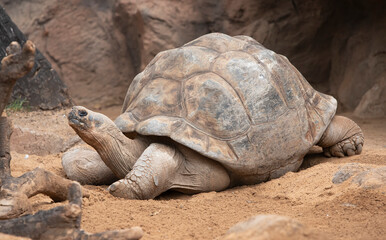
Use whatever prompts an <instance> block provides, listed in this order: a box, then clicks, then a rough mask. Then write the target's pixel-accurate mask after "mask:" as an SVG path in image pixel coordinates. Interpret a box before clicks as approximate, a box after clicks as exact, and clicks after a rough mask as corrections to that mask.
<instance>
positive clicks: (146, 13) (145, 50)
mask: <svg viewBox="0 0 386 240" xmlns="http://www.w3.org/2000/svg"><path fill="white" fill-rule="evenodd" d="M0 3H3V4H4V7H5V8H6V9H7V10H8V12H9V13H10V14H11V16H14V19H15V21H16V22H17V23H18V25H19V26H20V27H21V28H22V30H23V31H24V32H26V33H28V34H29V38H30V39H32V40H34V41H35V42H36V44H37V46H38V48H40V49H41V50H42V52H43V53H44V54H45V55H46V56H49V59H51V60H52V61H53V65H54V68H55V69H56V70H57V71H58V73H59V76H60V77H61V78H62V79H63V81H64V82H65V83H66V84H67V85H68V87H69V92H70V94H71V96H72V97H73V98H74V99H75V102H76V103H77V104H81V105H82V104H84V105H87V106H88V107H92V108H98V107H108V106H111V105H120V104H121V103H122V101H123V97H124V95H125V91H126V90H127V86H128V85H129V83H130V82H131V80H132V79H133V77H134V75H135V74H136V73H138V71H140V69H142V68H143V67H144V66H145V65H147V64H148V63H149V62H150V61H151V59H152V58H153V57H154V56H155V55H156V54H157V53H159V52H160V51H163V50H166V49H171V48H176V47H179V46H181V45H182V44H184V43H186V42H188V41H190V40H193V39H195V38H197V37H198V36H201V35H203V34H206V33H209V32H223V33H226V34H229V35H239V34H244V35H249V36H252V37H253V38H255V39H256V40H258V41H259V42H260V43H262V44H263V45H265V47H267V48H270V49H272V50H274V51H275V52H277V53H280V54H283V55H286V56H287V57H288V58H289V60H290V61H291V62H292V63H293V64H294V65H295V66H296V67H297V68H298V69H299V70H300V72H301V73H302V74H303V75H304V76H305V77H306V79H307V80H308V81H309V82H310V83H311V84H312V85H313V86H314V87H315V88H316V89H317V90H319V91H322V92H324V93H327V94H330V95H333V96H334V97H336V98H337V99H338V102H339V103H340V107H339V110H340V111H342V110H343V111H344V110H348V111H353V110H354V109H355V108H358V109H357V110H356V113H357V115H359V116H361V117H363V116H364V117H366V116H374V117H378V116H380V117H383V116H386V115H385V114H386V113H385V111H384V106H385V103H384V96H385V94H383V92H382V91H383V90H379V89H378V88H377V86H380V87H381V89H384V87H383V85H382V81H381V80H380V78H381V77H382V76H385V73H386V64H384V63H385V61H386V54H385V53H386V45H385V44H384V42H385V41H386V2H385V1H382V0H371V1H360V0H342V1H334V0H316V1H306V0H297V1H285V0H279V1H275V2H274V3H272V1H270V0H261V1H254V0H239V1H211V0H197V1H190V0H181V1H174V0H157V1H156V0H143V1H136V0H116V1H99V0H87V1H85V0H70V1H59V0H54V1H53V0H39V1H22V0H12V1H9V0H0ZM74 36H76V37H74ZM368 91H370V92H369V93H368V94H366V93H367V92H368ZM99 92H103V93H104V94H102V95H101V94H95V93H99ZM365 94H366V96H365ZM358 105H360V106H358ZM357 106H358V107H357Z"/></svg>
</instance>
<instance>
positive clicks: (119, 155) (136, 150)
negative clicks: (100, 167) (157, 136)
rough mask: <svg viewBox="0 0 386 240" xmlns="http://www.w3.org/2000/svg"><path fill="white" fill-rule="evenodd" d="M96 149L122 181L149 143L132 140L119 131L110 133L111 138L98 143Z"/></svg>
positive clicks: (137, 139)
mask: <svg viewBox="0 0 386 240" xmlns="http://www.w3.org/2000/svg"><path fill="white" fill-rule="evenodd" d="M98 145H99V146H98V147H95V149H96V150H97V152H98V153H99V155H100V156H101V158H102V160H103V162H104V163H105V164H106V165H107V166H108V167H109V168H110V169H111V171H112V172H113V173H114V174H115V175H116V176H117V177H118V178H120V179H122V178H124V177H125V176H126V175H127V174H128V173H129V172H130V171H131V169H132V168H133V166H134V163H135V162H136V161H137V159H138V158H139V157H140V156H141V154H142V153H143V151H144V150H145V149H146V148H147V147H148V146H149V143H148V142H147V141H146V140H145V139H143V138H136V139H134V140H133V139H130V138H127V137H126V136H125V135H124V134H123V133H122V132H121V131H119V130H118V129H117V131H116V132H115V133H111V132H109V137H107V138H104V139H101V140H100V141H98Z"/></svg>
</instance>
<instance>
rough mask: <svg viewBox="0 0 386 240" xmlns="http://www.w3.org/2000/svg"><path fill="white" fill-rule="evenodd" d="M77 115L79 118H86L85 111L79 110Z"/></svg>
mask: <svg viewBox="0 0 386 240" xmlns="http://www.w3.org/2000/svg"><path fill="white" fill-rule="evenodd" d="M78 114H79V116H80V117H84V116H87V112H86V111H85V110H79V112H78Z"/></svg>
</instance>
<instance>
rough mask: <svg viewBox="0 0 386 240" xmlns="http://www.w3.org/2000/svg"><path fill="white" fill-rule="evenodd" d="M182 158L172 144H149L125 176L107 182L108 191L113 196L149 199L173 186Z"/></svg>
mask: <svg viewBox="0 0 386 240" xmlns="http://www.w3.org/2000/svg"><path fill="white" fill-rule="evenodd" d="M183 160H184V156H183V155H182V154H181V153H180V152H179V151H178V150H177V149H175V148H174V147H170V146H167V145H164V144H159V143H152V144H150V146H149V147H148V148H146V149H145V151H144V152H143V153H142V155H141V156H140V157H139V158H138V160H137V161H136V163H135V164H134V166H133V169H132V170H131V171H130V172H129V173H128V174H127V175H126V177H125V178H124V179H121V180H119V181H117V182H115V183H113V184H112V185H110V187H109V188H108V190H109V191H110V193H111V194H112V195H114V196H116V197H122V198H129V199H152V198H154V197H156V196H158V195H160V194H161V193H163V192H165V191H167V190H168V189H170V188H171V187H172V185H173V179H174V176H175V175H176V173H177V172H178V169H179V167H180V166H181V164H183Z"/></svg>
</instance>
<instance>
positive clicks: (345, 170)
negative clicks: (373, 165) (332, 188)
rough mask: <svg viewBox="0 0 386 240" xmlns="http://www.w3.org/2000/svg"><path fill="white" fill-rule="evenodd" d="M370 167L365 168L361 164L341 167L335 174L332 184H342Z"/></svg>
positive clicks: (349, 164)
mask: <svg viewBox="0 0 386 240" xmlns="http://www.w3.org/2000/svg"><path fill="white" fill-rule="evenodd" d="M368 169H369V167H366V166H363V165H361V164H359V163H348V164H346V165H343V166H341V167H339V170H338V171H337V172H336V173H335V174H334V177H333V178H332V182H333V183H335V184H340V183H342V182H344V181H346V180H347V179H349V178H350V177H352V176H354V175H356V174H357V173H359V172H363V171H366V170H368Z"/></svg>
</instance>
